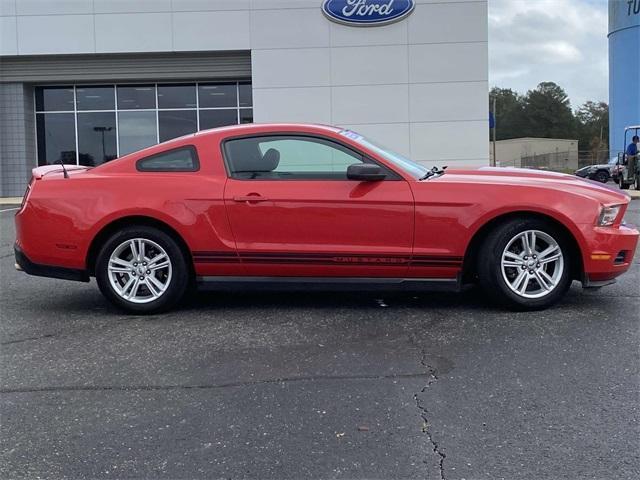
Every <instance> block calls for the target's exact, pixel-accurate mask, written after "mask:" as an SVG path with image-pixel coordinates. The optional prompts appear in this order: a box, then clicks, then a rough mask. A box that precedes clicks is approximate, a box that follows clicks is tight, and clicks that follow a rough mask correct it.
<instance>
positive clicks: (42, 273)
mask: <svg viewBox="0 0 640 480" xmlns="http://www.w3.org/2000/svg"><path fill="white" fill-rule="evenodd" d="M13 251H14V254H15V257H16V268H17V269H18V270H21V271H23V272H25V273H28V274H29V275H35V276H37V277H49V278H59V279H62V280H75V281H77V282H88V281H89V278H90V277H89V274H88V273H87V271H86V270H76V269H74V268H66V267H56V266H53V265H42V264H39V263H34V262H32V261H31V260H30V259H29V257H27V256H26V255H25V254H24V252H23V251H22V250H21V249H20V247H18V246H17V245H15V246H14V247H13Z"/></svg>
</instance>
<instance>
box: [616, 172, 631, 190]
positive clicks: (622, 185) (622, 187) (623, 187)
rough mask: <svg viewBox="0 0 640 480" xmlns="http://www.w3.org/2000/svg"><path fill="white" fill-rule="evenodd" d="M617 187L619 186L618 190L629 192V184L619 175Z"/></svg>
mask: <svg viewBox="0 0 640 480" xmlns="http://www.w3.org/2000/svg"><path fill="white" fill-rule="evenodd" d="M618 185H619V186H620V190H629V184H628V183H627V182H625V181H624V177H623V176H622V175H620V177H619V182H618Z"/></svg>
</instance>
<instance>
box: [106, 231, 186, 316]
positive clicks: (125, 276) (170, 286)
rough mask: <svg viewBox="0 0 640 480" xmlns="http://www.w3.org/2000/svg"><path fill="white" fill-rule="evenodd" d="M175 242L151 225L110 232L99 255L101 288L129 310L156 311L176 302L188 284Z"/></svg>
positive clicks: (184, 265) (134, 311)
mask: <svg viewBox="0 0 640 480" xmlns="http://www.w3.org/2000/svg"><path fill="white" fill-rule="evenodd" d="M188 272H189V269H188V268H187V263H186V260H185V256H184V254H183V253H182V250H181V249H180V247H179V245H178V244H177V243H176V241H175V240H174V239H173V238H172V237H171V236H169V235H167V234H166V233H165V232H163V231H161V230H158V229H156V228H153V227H147V226H132V227H127V228H125V229H123V230H121V231H119V232H117V233H115V234H114V235H112V236H111V237H110V238H109V239H108V240H107V241H106V242H105V244H104V245H103V247H102V249H101V250H100V253H99V254H98V258H97V262H96V266H95V274H96V281H97V283H98V287H99V288H100V291H101V292H102V293H103V294H104V296H105V297H107V298H108V299H109V300H111V302H113V303H114V304H115V305H117V306H118V307H120V308H123V309H125V310H127V311H129V312H132V313H142V314H146V313H157V312H160V311H163V310H167V309H169V308H171V307H172V306H174V305H175V304H176V303H177V302H179V301H180V300H181V299H182V297H183V296H184V293H185V291H186V289H187V286H188V283H189V273H188Z"/></svg>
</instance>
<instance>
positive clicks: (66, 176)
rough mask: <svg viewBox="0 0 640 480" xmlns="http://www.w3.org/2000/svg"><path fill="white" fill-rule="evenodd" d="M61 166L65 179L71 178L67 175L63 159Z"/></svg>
mask: <svg viewBox="0 0 640 480" xmlns="http://www.w3.org/2000/svg"><path fill="white" fill-rule="evenodd" d="M60 165H61V166H62V174H63V176H64V178H69V174H68V173H67V169H66V167H65V166H64V160H62V158H60Z"/></svg>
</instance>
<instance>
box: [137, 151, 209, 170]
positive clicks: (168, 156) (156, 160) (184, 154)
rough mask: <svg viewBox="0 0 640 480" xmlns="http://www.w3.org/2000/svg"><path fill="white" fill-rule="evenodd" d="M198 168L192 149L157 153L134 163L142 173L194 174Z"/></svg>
mask: <svg viewBox="0 0 640 480" xmlns="http://www.w3.org/2000/svg"><path fill="white" fill-rule="evenodd" d="M199 167H200V164H199V162H198V154H197V153H196V149H195V148H194V147H184V148H177V149H175V150H171V151H168V152H162V153H157V154H155V155H152V156H151V157H147V158H143V159H141V160H138V162H137V163H136V168H137V169H138V170H140V171H143V172H194V171H196V170H198V168H199Z"/></svg>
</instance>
